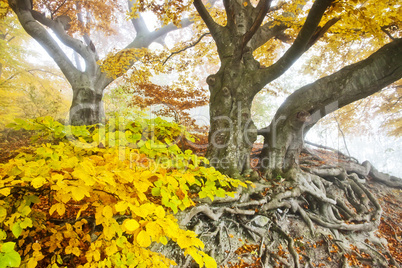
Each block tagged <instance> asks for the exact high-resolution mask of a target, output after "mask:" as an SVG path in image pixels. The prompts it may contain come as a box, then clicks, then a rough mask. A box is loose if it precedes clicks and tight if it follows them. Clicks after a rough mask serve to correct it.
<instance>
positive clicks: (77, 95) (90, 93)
mask: <svg viewBox="0 0 402 268" xmlns="http://www.w3.org/2000/svg"><path fill="white" fill-rule="evenodd" d="M102 97H103V96H102V93H96V91H95V90H94V89H93V88H91V87H86V88H85V87H83V88H73V101H72V104H71V107H70V113H69V114H70V122H69V123H70V124H71V125H78V126H81V125H93V124H97V123H102V122H104V120H105V112H104V107H103V101H102Z"/></svg>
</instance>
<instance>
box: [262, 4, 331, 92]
mask: <svg viewBox="0 0 402 268" xmlns="http://www.w3.org/2000/svg"><path fill="white" fill-rule="evenodd" d="M331 2H332V0H316V1H315V2H314V4H313V6H312V7H311V9H310V12H309V14H308V16H307V19H306V22H305V23H304V25H303V27H302V29H301V30H300V32H299V34H298V36H297V37H296V40H295V41H294V42H293V45H292V46H291V47H290V48H289V49H288V50H287V51H286V52H285V54H284V55H283V56H282V57H281V58H280V59H279V60H278V61H277V62H276V63H274V64H273V65H271V66H269V67H268V68H264V69H262V70H261V71H260V72H258V73H257V76H258V77H256V79H257V81H259V83H260V86H261V88H262V87H263V86H265V85H266V84H268V83H269V82H271V81H273V80H275V79H276V78H278V77H279V76H280V75H282V74H283V73H284V72H285V71H286V70H287V69H289V68H290V66H292V65H293V63H294V62H295V61H296V60H297V59H298V58H299V57H300V56H301V55H303V53H304V52H305V51H306V49H307V45H308V43H309V41H310V40H311V37H312V36H313V35H314V33H315V32H316V29H317V27H318V25H319V23H320V21H321V18H322V16H323V15H324V12H325V10H326V9H327V7H328V6H329V5H330V4H331Z"/></svg>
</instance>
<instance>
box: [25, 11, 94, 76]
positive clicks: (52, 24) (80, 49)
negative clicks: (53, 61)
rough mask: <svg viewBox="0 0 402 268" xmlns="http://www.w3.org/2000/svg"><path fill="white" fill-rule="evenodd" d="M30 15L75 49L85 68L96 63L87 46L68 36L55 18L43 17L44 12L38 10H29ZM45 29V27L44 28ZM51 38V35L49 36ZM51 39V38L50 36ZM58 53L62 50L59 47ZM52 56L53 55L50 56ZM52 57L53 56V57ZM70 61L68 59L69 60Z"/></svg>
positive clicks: (92, 67) (91, 66)
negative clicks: (83, 61)
mask: <svg viewBox="0 0 402 268" xmlns="http://www.w3.org/2000/svg"><path fill="white" fill-rule="evenodd" d="M31 14H32V17H33V18H34V19H35V20H36V21H38V22H40V23H41V24H43V25H45V26H47V27H49V28H50V29H52V30H53V32H54V33H55V34H56V36H57V38H58V39H59V40H60V41H61V42H63V44H65V45H66V46H68V47H70V48H71V49H73V50H74V51H76V52H77V53H78V54H80V56H81V57H82V58H83V59H84V60H85V63H86V65H87V68H91V69H94V68H95V65H96V55H95V54H94V53H91V52H90V51H89V50H88V47H87V46H86V45H85V44H84V43H83V42H82V41H80V40H77V39H75V38H73V37H71V36H69V35H68V34H67V33H66V31H65V29H64V26H63V25H62V24H61V23H60V22H59V21H58V20H57V18H56V20H51V19H48V18H46V17H45V15H44V14H41V13H39V12H38V11H35V10H31ZM44 30H45V29H44ZM45 31H46V30H45ZM50 38H51V37H50ZM52 39H53V38H52ZM37 41H38V40H37ZM60 53H63V54H64V52H63V51H62V50H61V48H60ZM52 57H53V56H52ZM53 58H54V57H53ZM69 61H70V60H69Z"/></svg>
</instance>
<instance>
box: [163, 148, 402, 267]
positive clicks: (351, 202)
mask: <svg viewBox="0 0 402 268" xmlns="http://www.w3.org/2000/svg"><path fill="white" fill-rule="evenodd" d="M311 157H313V158H314V157H315V156H314V155H312V154H309V157H308V158H305V160H306V162H303V159H302V162H301V164H300V169H298V171H297V172H296V173H295V174H296V175H295V176H294V177H292V178H281V177H279V178H276V179H271V180H265V179H261V180H260V181H258V182H255V183H254V184H255V187H254V188H252V187H249V188H248V189H244V188H242V189H238V192H237V194H236V196H235V198H219V199H216V200H214V201H213V202H211V201H210V200H209V201H208V200H199V203H198V205H197V206H195V207H194V208H192V209H191V210H189V211H185V212H183V213H181V214H179V215H178V218H179V221H180V224H181V225H182V227H183V228H187V229H190V230H194V231H195V232H196V233H197V234H198V235H199V237H200V238H201V240H203V241H204V243H205V245H206V249H205V250H206V252H207V253H208V254H210V255H211V256H213V257H214V258H215V259H216V261H217V263H218V265H219V266H220V267H402V266H401V263H398V262H397V261H395V260H394V259H393V257H392V256H391V254H390V253H389V250H388V248H387V243H386V241H385V239H382V238H380V237H379V236H378V235H377V234H376V232H375V231H376V230H377V228H378V226H379V224H380V220H381V214H382V209H381V206H380V204H379V202H378V200H377V199H376V197H375V196H374V195H373V194H372V193H371V192H370V191H369V190H368V189H367V188H366V186H365V183H366V179H367V176H371V177H372V178H373V179H375V180H377V181H380V182H382V183H384V184H386V185H388V186H392V187H397V188H402V187H400V186H401V182H402V181H398V179H397V178H393V177H390V176H388V175H385V174H382V173H380V172H378V171H377V170H376V169H375V168H374V167H373V166H372V165H371V164H370V163H368V162H365V163H363V164H362V165H360V164H358V163H357V162H355V161H342V162H339V163H338V165H332V166H329V165H325V164H324V165H315V166H311V165H310V164H311V161H310V160H311ZM309 161H310V162H309ZM307 163H308V165H307ZM387 176H388V177H387ZM247 246H248V247H247ZM242 248H243V250H242ZM165 253H166V252H165ZM167 255H169V253H168V254H167ZM170 257H173V258H176V261H177V263H178V264H179V267H197V266H196V265H195V263H194V262H192V261H191V260H190V259H189V258H180V257H178V256H177V255H176V256H170ZM340 264H341V265H340Z"/></svg>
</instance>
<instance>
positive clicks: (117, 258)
mask: <svg viewBox="0 0 402 268" xmlns="http://www.w3.org/2000/svg"><path fill="white" fill-rule="evenodd" d="M47 120H48V121H46V120H44V121H41V122H39V121H37V122H36V124H39V125H36V126H35V124H33V123H31V124H30V125H29V126H28V125H25V128H31V131H26V130H23V129H22V128H23V126H22V125H24V124H27V123H22V122H20V123H19V124H20V129H19V130H15V129H14V130H11V129H8V130H5V131H3V132H2V133H1V134H0V135H1V136H0V139H1V140H0V149H1V150H0V152H1V153H0V163H1V164H2V165H1V170H2V173H1V175H2V178H3V180H2V185H1V187H0V192H1V198H0V202H1V205H2V208H0V227H1V228H0V229H1V230H0V243H1V244H2V249H1V252H0V258H6V257H7V256H8V257H7V258H8V259H7V260H8V261H9V263H11V264H13V265H14V267H18V266H15V265H16V262H17V261H19V263H18V265H21V266H22V267H65V266H67V267H78V266H80V265H82V266H84V267H98V266H99V265H100V266H105V267H110V266H119V267H129V266H130V265H134V266H133V267H135V266H136V265H137V266H138V267H168V266H169V265H172V264H176V265H177V266H178V267H196V266H197V265H201V266H202V265H205V266H206V267H216V266H218V267H236V268H237V267H401V265H402V239H401V237H402V228H401V226H402V209H401V206H400V201H402V190H401V188H398V185H397V187H389V186H386V185H384V184H383V183H381V182H379V181H378V180H377V179H378V178H377V177H376V179H375V178H373V176H371V175H370V174H372V172H371V173H370V172H368V174H367V176H363V175H362V174H357V173H356V172H346V173H342V171H347V170H348V169H349V171H350V170H352V168H353V169H355V171H356V170H357V171H359V170H360V171H361V170H362V169H359V168H361V167H364V165H363V164H359V163H356V161H355V160H353V159H351V158H347V157H344V156H343V155H341V154H339V152H336V151H333V150H328V149H323V148H318V147H309V149H307V148H306V150H304V151H303V153H302V154H301V158H300V161H301V165H300V167H301V171H300V172H304V173H305V174H310V175H306V176H305V177H303V179H301V180H299V181H297V179H293V180H288V179H286V178H283V177H281V176H278V177H276V178H272V179H270V180H267V179H265V178H263V177H262V176H256V174H259V172H258V170H255V174H253V175H250V176H248V177H246V178H244V179H245V180H252V181H253V183H250V182H249V183H247V184H245V183H244V182H240V181H237V180H232V179H229V178H227V177H225V176H222V175H220V174H219V173H217V172H216V171H215V170H213V169H208V168H206V166H205V165H204V164H202V163H201V162H202V161H205V162H206V160H204V159H202V158H197V157H195V155H196V154H198V155H202V154H203V150H202V149H199V150H198V151H197V150H194V146H192V147H190V146H189V144H193V145H194V144H196V141H194V140H192V141H191V142H188V143H187V144H182V143H180V142H179V143H177V144H176V145H178V146H175V147H174V148H175V149H174V150H173V149H170V150H171V151H166V150H169V149H167V147H164V146H162V147H160V148H159V151H156V152H155V151H153V150H150V148H151V147H149V146H147V145H146V141H147V139H143V138H144V137H145V136H147V137H148V135H151V132H153V133H152V135H156V136H157V137H158V138H157V140H159V141H161V140H162V141H163V142H162V143H164V144H166V143H167V141H168V140H169V139H172V140H174V139H176V138H177V136H178V135H179V134H180V133H182V131H183V130H182V129H180V127H179V126H176V125H172V124H170V123H169V124H168V123H165V122H162V121H160V122H159V125H158V126H157V127H156V128H154V129H153V130H152V131H151V132H147V131H148V130H147V131H144V129H146V128H144V125H138V124H137V125H135V124H134V123H132V124H131V130H129V129H128V128H127V129H124V131H130V132H129V135H131V137H132V138H133V139H134V140H135V142H136V144H137V145H138V144H139V143H141V140H143V141H144V143H142V144H139V146H138V147H137V148H135V149H134V150H135V151H133V152H132V153H134V154H135V156H136V157H135V161H134V162H135V163H134V164H135V165H138V166H137V167H138V168H140V164H142V165H143V164H144V163H151V162H155V159H158V157H162V156H166V155H168V156H169V157H170V158H172V155H174V156H175V157H176V160H178V159H181V160H183V162H182V164H185V165H190V166H187V167H184V166H181V167H179V168H178V167H177V163H175V166H173V163H170V164H169V163H165V165H171V166H165V168H163V169H155V166H152V167H153V169H152V172H150V173H146V174H145V175H144V172H145V170H141V172H142V173H136V174H133V173H129V172H133V169H132V168H131V169H127V166H122V165H120V164H118V163H116V162H115V161H114V160H113V159H114V158H116V159H118V158H119V156H118V152H117V154H116V155H113V154H115V153H116V152H114V151H113V150H110V148H109V149H108V146H109V145H111V144H107V142H106V141H99V140H98V141H97V142H98V143H97V144H98V146H97V147H96V148H95V149H94V148H92V149H90V153H89V154H88V152H83V151H82V150H79V149H77V148H75V149H74V148H70V149H66V148H68V145H63V146H64V147H63V148H64V149H61V148H60V147H57V146H60V143H59V142H60V141H62V140H63V139H64V136H65V133H64V132H63V131H61V128H60V129H59V128H58V126H59V125H58V124H57V123H55V122H53V121H51V120H50V121H49V119H47ZM17 125H18V124H17ZM44 125H45V126H46V127H45V128H43V126H44ZM38 126H39V127H38ZM41 126H42V127H41ZM32 128H37V129H36V130H35V131H34V132H32ZM58 131H59V132H58ZM119 131H120V134H122V133H124V131H123V130H122V129H119V130H118V129H115V130H113V131H112V132H113V133H116V132H119ZM136 131H137V133H136ZM38 132H40V133H42V134H41V135H39V136H38ZM56 132H57V133H58V136H57V135H56V136H57V137H56V136H55V135H54V133H56ZM112 132H110V133H112ZM43 133H47V135H44V134H43ZM88 133H89V132H86V131H84V130H83V129H81V132H80V133H79V131H78V132H76V133H75V135H76V137H78V136H81V137H82V136H85V137H84V138H85V139H88V138H89V139H93V136H91V135H89V134H88ZM126 134H127V133H126ZM135 134H141V135H135ZM32 138H34V140H33V139H32ZM35 138H36V140H35ZM115 138H116V137H115ZM187 138H188V139H191V137H190V136H188V137H187ZM117 139H118V138H117ZM201 140H202V139H201ZM55 141H57V142H55ZM91 141H92V140H91ZM109 141H110V138H109ZM52 142H53V144H51V143H52ZM87 142H88V140H87ZM92 142H93V141H92ZM160 145H161V144H160ZM180 148H181V149H180ZM198 148H203V146H198ZM182 149H184V150H182ZM186 149H193V150H194V153H190V152H189V151H188V150H186ZM52 150H53V151H52ZM57 150H59V151H58V152H59V154H60V153H61V152H62V153H71V154H70V157H69V156H68V155H65V156H64V157H66V158H63V156H62V155H54V152H56V151H57ZM60 150H61V151H60ZM70 150H72V151H70ZM258 150H259V146H258V145H256V147H255V150H254V152H257V151H258ZM73 155H74V156H77V155H78V159H77V161H78V162H75V163H70V164H69V165H70V166H60V167H57V166H56V162H62V160H64V161H67V162H68V159H69V158H71V157H73ZM256 155H257V154H256V153H254V156H256ZM86 157H88V158H86ZM177 157H178V158H177ZM21 159H22V160H23V162H24V161H25V162H24V165H26V166H29V165H32V167H33V168H35V167H34V166H35V165H36V164H34V162H38V161H42V162H41V163H42V164H45V166H49V165H50V166H51V168H50V169H45V170H42V172H48V173H49V174H50V176H49V177H45V176H43V174H36V173H35V171H32V170H30V171H29V170H22V167H21V166H18V164H15V165H11V166H10V162H13V161H14V163H15V161H17V162H18V161H22V160H21ZM41 159H42V160H41ZM87 160H88V161H87ZM91 161H92V162H91ZM108 161H110V163H107V162H108ZM164 161H166V159H165V160H164ZM132 162H133V161H131V163H129V164H131V165H132V164H133V163H132ZM7 163H8V166H7ZM82 163H85V165H87V166H86V168H87V170H81V167H82ZM90 163H95V167H96V168H98V169H100V170H102V172H104V173H101V172H100V173H99V172H98V173H94V174H91V175H90V176H89V177H88V176H86V175H85V174H83V173H80V172H81V171H82V172H84V171H86V172H88V171H89V172H91V168H90V166H88V165H90ZM111 163H113V166H111V167H110V168H109V167H108V164H111ZM254 164H255V165H257V160H256V159H255V160H254ZM85 165H84V166H85ZM366 166H368V164H366ZM16 167H17V168H20V169H21V170H17V168H16ZM141 167H143V166H141ZM149 167H151V165H147V168H149ZM335 167H338V169H337V168H335ZM339 167H341V169H340V168H339ZM116 168H121V169H122V171H124V172H126V173H124V174H122V173H118V172H117V171H116V170H115V169H116ZM181 168H183V170H180V169H181ZM36 169H40V168H39V167H38V166H37V165H36ZM134 170H135V169H134ZM373 170H374V169H373ZM136 171H137V172H138V171H139V169H137V170H136ZM148 171H150V170H148ZM179 171H180V172H179ZM29 172H30V173H32V174H28V173H29ZM92 172H94V171H93V170H92ZM362 172H363V171H362ZM375 172H377V173H375ZM112 173H113V174H112ZM105 174H106V175H105ZM141 174H142V175H141ZM351 174H356V175H351ZM376 174H377V175H378V174H379V173H378V171H376V170H374V175H376ZM38 175H42V176H39V177H41V178H42V179H37V178H38ZM60 175H62V176H60ZM133 175H134V176H139V178H141V179H140V180H139V181H131V182H130V181H127V177H128V176H133ZM259 175H260V174H259ZM96 176H100V177H102V178H103V181H102V180H98V179H94V178H95V177H96ZM141 176H142V177H141ZM308 176H310V183H311V185H313V188H308V187H309V186H306V185H304V184H303V180H304V179H305V178H306V177H308ZM29 177H30V178H29ZM112 177H113V178H116V177H118V179H114V180H111V178H112ZM363 177H364V178H365V179H363ZM335 178H336V179H335ZM342 178H343V179H342ZM80 180H83V181H80ZM88 180H90V181H92V180H93V183H88ZM338 180H339V181H338ZM85 181H86V182H87V183H85ZM158 181H160V183H158ZM301 182H302V183H301ZM346 182H347V184H346ZM119 183H122V186H123V188H124V190H123V188H119V185H118V184H119ZM106 184H111V185H113V187H111V188H110V186H106ZM130 184H133V185H134V186H136V187H130V186H129V185H130ZM252 186H253V187H252ZM6 189H7V190H6ZM78 189H86V190H84V191H82V192H80V191H78V192H77V190H78ZM138 189H140V190H138ZM59 192H60V193H61V194H59ZM322 193H325V194H322ZM358 195H360V196H358ZM63 196H69V197H70V198H65V197H63ZM63 198H65V199H63ZM67 199H68V200H67ZM319 200H321V202H320V201H319ZM333 200H336V202H334V201H333ZM360 201H361V202H360ZM173 215H175V217H173ZM321 215H325V216H324V217H322V216H321ZM376 217H379V218H376ZM14 252H15V253H14ZM154 252H156V253H154ZM159 253H162V254H159ZM183 253H184V254H183ZM16 254H18V256H20V259H18V257H17V256H16ZM190 256H191V257H190ZM165 257H167V258H165ZM211 257H212V258H211ZM136 261H137V262H136ZM9 266H11V267H13V266H12V265H9ZM0 267H7V265H6V266H2V265H0Z"/></svg>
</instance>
